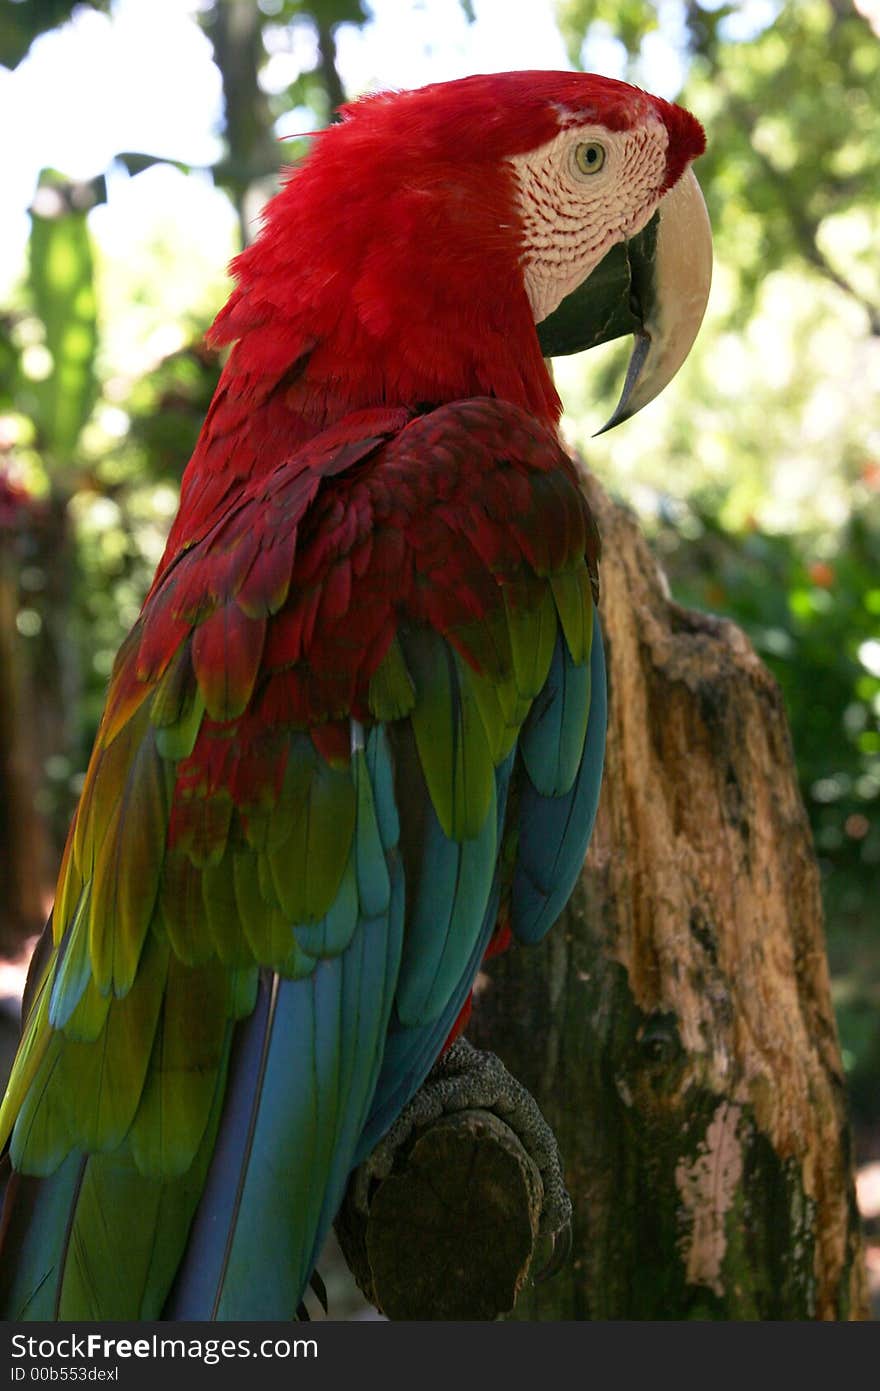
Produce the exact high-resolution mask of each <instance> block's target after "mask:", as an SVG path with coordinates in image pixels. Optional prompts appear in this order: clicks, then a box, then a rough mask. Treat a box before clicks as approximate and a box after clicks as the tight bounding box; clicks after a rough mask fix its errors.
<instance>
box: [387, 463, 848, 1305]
mask: <svg viewBox="0 0 880 1391" xmlns="http://www.w3.org/2000/svg"><path fill="white" fill-rule="evenodd" d="M586 487H587V491H588V493H589V497H590V501H591V503H592V505H593V507H594V510H595V512H596V516H597V519H598V521H599V525H600V530H601V533H602V536H603V560H602V569H601V578H602V605H601V612H602V621H603V628H604V632H605V641H606V647H607V650H608V659H609V688H610V691H609V693H610V707H611V724H610V731H609V739H608V753H607V763H606V775H605V781H604V787H603V794H602V802H601V806H600V810H599V816H598V819H597V824H596V829H595V832H594V836H593V842H592V845H591V848H590V852H589V856H588V859H587V863H586V866H585V870H584V874H583V877H582V880H581V882H580V884H579V886H578V888H577V890H576V892H575V895H574V897H573V899H572V902H571V904H570V905H569V908H568V909H567V911H566V913H565V914H564V915H563V918H562V919H561V921H560V922H559V923H558V924H557V925H556V927H555V928H554V929H553V930H552V931H551V933H550V934H549V936H548V938H547V940H546V941H545V942H544V943H543V944H542V945H541V946H540V947H537V948H534V949H530V950H524V949H522V950H514V951H511V952H510V953H508V954H507V955H506V956H505V957H502V958H499V959H497V960H496V961H493V962H492V963H491V965H490V967H489V970H488V972H487V974H486V975H485V976H484V977H481V981H480V984H481V989H480V992H479V996H478V1002H477V1007H476V1009H475V1012H474V1019H473V1023H472V1026H471V1028H470V1030H469V1036H470V1037H471V1039H472V1040H473V1042H474V1043H476V1044H477V1045H478V1046H480V1047H491V1048H492V1049H493V1050H494V1051H495V1052H497V1053H498V1054H499V1055H500V1056H501V1058H502V1060H503V1061H504V1062H505V1063H506V1065H507V1066H508V1068H509V1069H510V1070H511V1072H513V1074H514V1075H515V1076H516V1077H518V1078H519V1079H520V1080H521V1081H522V1082H523V1083H524V1084H525V1085H526V1086H527V1087H528V1088H529V1090H530V1091H531V1092H532V1093H533V1095H534V1096H535V1098H536V1099H537V1101H538V1102H539V1104H540V1106H541V1109H542V1110H543V1112H544V1114H545V1116H546V1118H547V1120H548V1121H549V1122H550V1124H551V1126H552V1127H553V1129H554V1130H555V1132H556V1135H557V1137H558V1139H559V1142H560V1145H561V1148H562V1152H563V1156H564V1159H565V1163H566V1179H567V1183H568V1187H569V1190H570V1192H571V1195H572V1198H573V1201H574V1212H575V1215H574V1232H573V1251H572V1257H571V1260H570V1261H569V1263H568V1264H567V1266H566V1267H565V1269H564V1270H563V1271H562V1273H561V1274H559V1275H557V1276H556V1278H554V1279H553V1280H551V1281H549V1282H548V1283H546V1284H542V1285H540V1286H537V1287H530V1288H528V1289H526V1290H524V1291H523V1294H522V1295H521V1297H520V1299H519V1301H518V1304H517V1309H516V1315H517V1316H518V1317H524V1318H531V1319H857V1318H864V1317H866V1316H867V1301H866V1291H865V1280H864V1272H863V1263H862V1253H861V1246H860V1237H859V1226H858V1216H857V1212H856V1207H855V1199H854V1187H853V1176H852V1166H851V1156H850V1141H849V1129H848V1122H847V1114H846V1104H845V1095H844V1087H843V1071H842V1065H841V1060H840V1052H839V1047H838V1042H837V1036H836V1030H835V1024H834V1017H833V1013H832V1008H831V999H830V990H829V980H828V971H827V965H826V958H825V950H824V941H823V928H822V912H821V901H820V894H819V880H818V872H817V868H816V862H815V858H814V855H813V850H812V845H811V839H810V832H809V826H808V823H807V820H806V816H805V813H804V809H803V806H802V803H801V800H800V797H799V793H798V788H797V782H796V777H795V772H794V766H793V759H792V751H791V745H790V739H789V734H788V729H787V724H786V720H785V713H784V710H783V706H782V701H781V697H780V693H779V690H778V688H777V686H776V684H775V682H774V681H773V679H772V678H771V676H770V675H769V673H768V672H767V671H766V669H765V668H764V667H763V666H762V664H761V663H760V661H759V660H758V658H757V657H756V655H755V653H754V651H753V650H752V648H751V646H750V645H749V643H748V641H747V640H746V638H745V637H744V636H743V634H742V633H741V632H740V631H739V630H738V629H737V628H736V627H735V626H734V625H733V624H731V623H728V622H724V621H721V620H718V619H715V618H712V617H709V616H706V615H702V614H697V613H690V612H687V611H685V610H683V609H681V608H680V607H678V606H677V605H675V604H674V603H672V602H671V601H670V600H669V597H668V595H667V592H666V588H665V585H664V582H663V579H662V577H661V575H660V573H659V571H658V569H657V566H656V563H655V561H654V560H653V558H652V556H651V553H650V551H649V549H648V547H647V545H646V543H645V541H644V539H643V538H642V537H641V535H640V533H639V530H638V527H637V525H636V523H635V521H634V519H633V518H632V517H631V515H630V514H629V513H628V512H626V511H625V510H624V509H621V508H619V507H616V506H615V505H614V504H612V503H611V502H610V501H609V500H608V498H607V497H606V496H605V495H604V494H603V493H602V491H601V489H599V488H598V486H597V485H596V484H595V482H592V481H590V482H588V483H587V484H586ZM441 1124H442V1125H443V1126H444V1128H445V1129H444V1142H443V1145H442V1146H440V1148H439V1149H438V1150H436V1151H435V1152H434V1153H433V1157H429V1158H428V1159H426V1161H425V1165H427V1166H428V1167H425V1165H423V1166H422V1167H421V1170H420V1175H419V1185H420V1186H419V1188H418V1190H417V1189H415V1188H412V1187H410V1188H409V1189H407V1188H406V1187H403V1188H398V1189H397V1190H392V1191H390V1192H389V1193H387V1194H384V1195H382V1193H381V1191H380V1193H379V1195H377V1196H379V1197H384V1201H383V1209H382V1210H383V1223H385V1224H387V1227H388V1230H389V1231H390V1232H391V1233H393V1236H392V1240H391V1242H390V1244H389V1245H388V1246H387V1248H386V1249H385V1250H384V1252H383V1259H384V1260H385V1266H384V1268H383V1273H382V1285H383V1288H382V1291H381V1293H380V1294H377V1293H376V1292H375V1290H374V1292H373V1297H375V1298H378V1300H379V1302H380V1303H382V1302H383V1300H384V1304H385V1307H386V1308H387V1309H389V1310H390V1309H392V1308H397V1306H396V1305H395V1303H394V1301H395V1299H396V1297H397V1295H396V1291H397V1289H398V1287H407V1286H409V1287H410V1288H409V1293H408V1294H407V1296H406V1299H405V1303H404V1305H403V1306H402V1307H403V1308H405V1312H403V1313H400V1312H398V1313H397V1314H395V1315H393V1316H398V1317H408V1318H416V1317H420V1318H427V1317H451V1316H452V1315H450V1314H448V1313H438V1312H437V1310H438V1309H440V1308H441V1307H444V1308H445V1307H447V1306H446V1305H443V1306H441V1303H440V1301H441V1300H444V1299H449V1298H451V1299H452V1300H453V1301H454V1299H455V1295H454V1293H453V1294H452V1295H451V1296H450V1293H449V1290H448V1288H447V1287H448V1284H449V1281H450V1279H454V1280H455V1281H456V1282H457V1281H459V1280H462V1281H466V1280H467V1269H468V1261H472V1260H473V1259H474V1258H473V1251H474V1243H470V1245H469V1244H468V1239H467V1233H468V1230H469V1228H468V1221H469V1220H470V1217H469V1214H470V1215H471V1216H472V1214H473V1213H474V1212H475V1211H482V1204H483V1202H484V1194H483V1192H482V1190H481V1187H480V1183H479V1176H478V1175H475V1174H474V1173H473V1171H468V1170H467V1168H466V1167H464V1168H463V1169H462V1170H461V1172H460V1173H459V1172H456V1170H457V1169H458V1166H459V1163H460V1162H461V1163H462V1164H464V1165H465V1166H466V1162H467V1154H468V1147H467V1137H466V1136H463V1137H462V1143H461V1145H460V1147H459V1150H458V1153H459V1154H460V1155H461V1156H462V1159H461V1161H460V1160H459V1158H457V1157H456V1152H455V1151H454V1149H453V1148H452V1147H451V1145H450V1127H451V1129H452V1131H453V1132H454V1130H455V1127H456V1126H459V1125H461V1124H462V1122H461V1120H460V1118H459V1117H454V1118H447V1119H445V1120H444V1121H443V1122H442V1123H441ZM429 1134H430V1132H426V1134H425V1136H424V1138H423V1139H422V1140H421V1141H420V1144H421V1145H426V1144H427V1140H428V1135H429ZM426 1153H427V1151H426ZM431 1166H433V1167H431ZM450 1171H451V1172H450ZM462 1176H464V1177H465V1178H466V1179H467V1182H462ZM438 1183H442V1184H443V1185H444V1187H445V1191H446V1192H447V1193H454V1192H455V1191H456V1189H458V1191H460V1193H461V1198H462V1202H463V1203H464V1204H465V1206H464V1207H463V1208H462V1209H461V1211H456V1212H454V1213H448V1225H449V1227H450V1230H454V1232H455V1237H456V1242H457V1243H458V1254H459V1256H460V1262H459V1264H458V1265H457V1266H455V1268H454V1269H453V1267H452V1266H451V1265H450V1264H449V1263H448V1261H447V1258H446V1255H445V1254H444V1253H445V1252H446V1251H447V1243H446V1239H445V1237H444V1236H443V1233H442V1232H435V1231H433V1230H432V1229H430V1224H426V1223H425V1222H424V1221H423V1220H422V1217H421V1216H420V1214H421V1212H422V1206H421V1196H420V1195H422V1194H424V1192H425V1191H426V1189H430V1188H431V1187H432V1186H433V1185H435V1184H438ZM383 1187H384V1185H383ZM374 1201H375V1200H374ZM501 1211H502V1209H499V1213H500V1212H501ZM372 1220H373V1217H372V1213H371V1218H370V1221H371V1222H372ZM500 1230H501V1227H500V1225H499V1232H500ZM361 1239H362V1243H364V1242H365V1238H364V1235H363V1233H362V1234H361ZM485 1243H486V1237H485V1228H483V1229H482V1230H481V1235H480V1247H481V1249H482V1247H483V1246H484V1245H485ZM364 1249H365V1251H366V1246H365V1248H364ZM395 1251H397V1252H399V1253H400V1255H399V1257H395ZM404 1253H405V1254H404ZM366 1254H367V1256H369V1254H370V1253H369V1252H367V1253H366ZM368 1266H369V1261H368ZM414 1270H420V1271H421V1273H422V1274H421V1278H420V1280H419V1281H418V1282H416V1283H417V1288H416V1287H415V1286H413V1285H412V1280H413V1275H412V1272H413V1271H414ZM432 1276H433V1280H432ZM368 1278H369V1277H368ZM455 1307H456V1308H458V1309H461V1308H462V1307H465V1306H463V1305H462V1303H461V1302H459V1304H458V1305H457V1306H455ZM480 1307H482V1312H476V1310H477V1308H480ZM495 1307H497V1308H498V1309H501V1308H503V1304H501V1303H498V1304H496V1306H495ZM455 1316H457V1317H463V1316H466V1317H470V1318H474V1317H477V1318H479V1317H487V1316H489V1315H488V1314H487V1313H486V1312H485V1306H479V1305H478V1303H477V1302H476V1296H474V1302H473V1303H472V1304H471V1305H470V1312H468V1313H466V1314H462V1313H457V1314H456V1315H455Z"/></svg>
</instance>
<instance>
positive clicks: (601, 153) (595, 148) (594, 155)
mask: <svg viewBox="0 0 880 1391" xmlns="http://www.w3.org/2000/svg"><path fill="white" fill-rule="evenodd" d="M574 162H575V168H576V169H577V171H578V173H579V174H598V172H599V170H600V169H601V168H602V165H603V164H604V163H605V146H604V145H600V144H599V141H598V140H586V141H584V143H583V144H582V145H576V146H575V150H574Z"/></svg>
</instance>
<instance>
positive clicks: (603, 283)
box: [537, 169, 712, 434]
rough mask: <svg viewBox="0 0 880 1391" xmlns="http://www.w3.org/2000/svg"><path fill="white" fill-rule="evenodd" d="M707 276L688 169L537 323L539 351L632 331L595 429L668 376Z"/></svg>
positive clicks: (703, 234)
mask: <svg viewBox="0 0 880 1391" xmlns="http://www.w3.org/2000/svg"><path fill="white" fill-rule="evenodd" d="M711 282H712V231H711V228H710V226H709V214H708V213H707V211H706V204H705V202H704V201H703V195H702V193H701V192H700V186H699V184H698V183H697V180H696V177H695V175H694V173H693V170H692V169H688V170H686V172H685V173H684V174H683V175H682V176H681V178H680V179H679V180H678V182H677V183H676V184H675V185H674V186H673V187H672V188H671V189H670V190H669V192H668V193H667V194H666V195H665V196H664V198H663V200H662V202H661V203H660V205H659V207H658V209H657V211H656V213H655V214H654V216H653V217H652V219H651V221H650V222H649V223H648V225H647V226H646V227H645V228H643V230H642V231H641V232H639V233H638V235H637V236H635V237H632V238H630V240H629V241H626V242H621V243H619V244H618V245H617V246H614V247H612V248H611V250H610V251H609V252H608V254H607V255H606V256H605V257H604V258H603V260H602V261H600V263H599V265H598V266H597V267H596V269H595V270H594V271H593V272H592V273H591V274H590V275H589V276H588V277H587V279H586V280H585V281H584V282H583V284H582V285H579V286H578V288H577V289H576V290H574V291H573V292H572V293H571V294H570V295H569V296H568V297H567V299H565V300H563V302H562V304H560V305H559V307H558V308H557V309H555V310H554V311H553V313H552V314H550V315H548V317H547V318H546V319H544V320H543V321H542V322H541V323H540V324H538V326H537V331H538V339H539V342H540V344H541V350H542V352H543V353H544V355H545V357H556V356H559V355H564V354H566V353H573V352H582V351H583V350H584V349H586V348H592V347H595V346H596V345H597V344H599V343H605V342H608V341H609V340H610V339H612V338H619V337H621V336H622V335H624V334H627V333H632V334H633V335H634V339H635V341H634V343H633V351H632V355H631V357H630V361H629V367H628V369H627V373H626V380H625V382H624V385H623V391H622V393H621V396H620V400H619V401H618V403H617V406H616V408H615V410H614V413H613V414H612V416H611V419H610V420H609V421H608V423H607V424H606V425H605V426H603V429H602V430H600V431H599V432H598V433H599V434H602V433H604V431H605V430H610V429H611V428H612V426H614V425H619V424H620V422H621V421H622V420H627V419H628V418H629V417H630V416H631V415H635V414H636V412H637V411H640V410H641V409H642V407H643V406H646V405H647V404H648V402H649V401H653V399H654V397H655V396H659V394H660V392H661V391H662V390H663V388H664V387H665V386H666V385H668V383H669V382H671V381H672V378H673V377H674V376H675V374H676V372H677V371H678V369H679V367H680V366H681V364H682V363H683V362H684V360H685V358H686V357H687V355H688V353H689V352H690V350H691V348H692V346H693V343H694V339H695V338H696V336H697V332H698V330H699V327H700V324H701V323H702V321H703V314H704V313H705V310H706V304H707V302H708V299H709V286H710V284H711Z"/></svg>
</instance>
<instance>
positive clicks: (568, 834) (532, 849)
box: [511, 620, 607, 943]
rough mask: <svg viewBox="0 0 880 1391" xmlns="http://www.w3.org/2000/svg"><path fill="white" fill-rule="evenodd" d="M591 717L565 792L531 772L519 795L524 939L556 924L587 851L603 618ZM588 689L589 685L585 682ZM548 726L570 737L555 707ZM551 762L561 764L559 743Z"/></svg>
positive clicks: (515, 920) (563, 694) (564, 691)
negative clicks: (547, 786) (548, 788)
mask: <svg viewBox="0 0 880 1391" xmlns="http://www.w3.org/2000/svg"><path fill="white" fill-rule="evenodd" d="M590 667H591V679H590V683H589V687H588V688H587V691H588V698H589V720H588V722H587V730H586V738H585V740H584V744H583V752H582V756H581V759H580V766H579V768H578V771H577V776H576V778H575V781H574V784H573V786H572V787H571V788H570V790H569V791H568V792H567V793H566V794H565V795H564V796H547V795H544V794H543V793H542V792H541V791H539V790H538V788H537V787H536V786H535V784H534V780H533V779H532V777H531V770H529V775H528V776H526V777H525V778H524V779H523V785H522V788H521V791H520V801H519V834H518V846H517V861H516V866H515V869H514V876H513V890H512V893H511V927H512V929H513V933H514V936H515V937H516V938H517V939H518V940H519V941H521V942H526V943H532V942H538V941H540V939H541V938H542V937H543V936H544V934H545V933H546V932H547V931H548V930H549V929H550V928H551V927H552V926H553V924H554V922H555V921H556V919H557V918H558V917H559V914H560V913H561V912H562V910H563V908H564V907H565V904H566V903H567V902H568V899H569V897H570V895H571V892H572V889H573V888H574V885H575V882H576V881H577V877H578V874H579V873H580V870H581V866H582V865H583V862H584V856H585V855H586V852H587V845H588V844H589V840H590V834H591V832H592V829H593V822H594V820H595V817H596V808H597V807H598V804H599V790H600V784H601V781H602V765H603V761H604V755H605V727H606V723H607V689H606V675H605V655H604V651H603V647H602V634H601V631H600V628H599V624H598V620H597V621H596V625H595V628H594V632H593V643H592V649H591V654H590ZM581 689H583V685H582V687H581ZM570 690H571V683H568V682H566V683H565V684H564V686H562V685H558V686H557V692H558V694H557V699H561V700H564V701H567V700H568V698H569V694H570ZM544 723H545V728H547V729H550V728H554V727H556V728H558V729H559V730H560V737H561V738H564V737H565V727H566V721H565V719H564V718H554V716H553V712H552V710H551V711H549V712H548V714H547V716H546V718H545V721H544ZM547 760H548V763H549V764H550V765H551V766H553V765H554V764H555V765H557V766H558V762H559V760H558V758H557V756H556V754H555V753H554V751H553V749H552V748H551V749H549V751H548V753H547Z"/></svg>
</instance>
